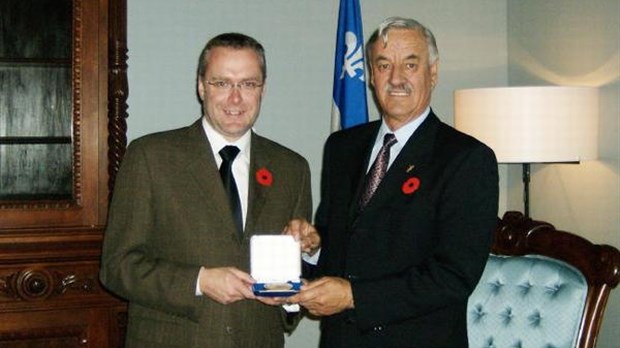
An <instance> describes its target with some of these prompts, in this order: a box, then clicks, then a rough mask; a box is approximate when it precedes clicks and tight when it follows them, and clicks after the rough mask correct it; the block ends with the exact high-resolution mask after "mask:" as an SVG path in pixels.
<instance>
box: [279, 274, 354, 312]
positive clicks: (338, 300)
mask: <svg viewBox="0 0 620 348" xmlns="http://www.w3.org/2000/svg"><path fill="white" fill-rule="evenodd" d="M288 302H290V303H299V304H300V305H302V306H304V307H306V309H308V311H309V312H310V313H311V314H313V315H317V316H323V315H332V314H336V313H340V312H342V311H344V310H346V309H350V308H354V303H353V292H352V291H351V283H349V282H348V281H347V280H345V279H342V278H336V277H323V278H319V279H317V280H315V281H312V282H310V283H308V284H306V285H304V286H302V287H301V291H300V292H299V293H298V294H296V295H294V296H291V297H289V298H288Z"/></svg>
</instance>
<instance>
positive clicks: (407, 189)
mask: <svg viewBox="0 0 620 348" xmlns="http://www.w3.org/2000/svg"><path fill="white" fill-rule="evenodd" d="M419 187H420V179H418V178H416V177H415V176H413V177H411V178H409V179H407V181H405V183H404V184H403V187H402V190H403V193H404V194H406V195H410V194H412V193H414V192H415V191H417V190H418V188H419Z"/></svg>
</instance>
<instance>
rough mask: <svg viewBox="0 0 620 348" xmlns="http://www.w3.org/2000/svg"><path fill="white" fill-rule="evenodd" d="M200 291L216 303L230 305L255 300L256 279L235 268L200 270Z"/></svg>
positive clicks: (202, 268)
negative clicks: (253, 285) (254, 287)
mask: <svg viewBox="0 0 620 348" xmlns="http://www.w3.org/2000/svg"><path fill="white" fill-rule="evenodd" d="M199 279H200V291H201V292H202V293H203V294H204V295H206V296H209V297H210V298H211V299H213V300H214V301H217V302H219V303H221V304H229V303H233V302H236V301H239V300H243V299H254V298H255V296H254V294H253V293H252V284H253V283H254V282H255V281H254V279H253V278H252V277H251V276H250V275H249V274H247V273H245V272H243V271H241V270H239V269H237V268H234V267H220V268H205V267H201V268H200V275H199Z"/></svg>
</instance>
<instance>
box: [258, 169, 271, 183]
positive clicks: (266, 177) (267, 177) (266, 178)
mask: <svg viewBox="0 0 620 348" xmlns="http://www.w3.org/2000/svg"><path fill="white" fill-rule="evenodd" d="M256 181H258V183H259V184H261V185H263V186H271V184H272V183H273V175H271V172H270V171H269V170H267V168H264V167H263V168H261V169H259V170H258V171H257V172H256Z"/></svg>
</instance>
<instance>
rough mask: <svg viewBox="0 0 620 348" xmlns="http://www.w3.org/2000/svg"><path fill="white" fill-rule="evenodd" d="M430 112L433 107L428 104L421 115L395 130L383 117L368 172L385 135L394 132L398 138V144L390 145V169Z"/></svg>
mask: <svg viewBox="0 0 620 348" xmlns="http://www.w3.org/2000/svg"><path fill="white" fill-rule="evenodd" d="M430 112H431V107H430V106H428V107H427V108H426V110H424V112H422V114H420V116H418V117H416V118H415V119H413V121H411V122H409V123H407V124H406V125H404V126H402V127H400V128H398V129H397V130H396V131H395V132H392V131H391V130H390V128H389V127H388V126H387V124H386V123H385V118H383V121H381V127H380V128H379V133H378V134H377V138H376V139H375V144H374V145H373V147H372V152H371V153H370V161H369V162H368V167H367V168H366V172H367V173H368V171H369V170H370V167H372V164H373V163H374V162H375V159H376V158H377V155H378V154H379V150H380V149H381V147H382V146H383V137H384V136H385V135H386V134H387V133H394V136H396V140H398V141H397V142H396V144H394V145H392V147H390V161H389V162H388V169H389V168H390V166H391V165H392V163H394V160H395V159H396V157H397V156H398V154H399V153H400V151H401V150H402V149H403V147H404V146H405V144H406V143H407V141H408V140H409V138H410V137H411V136H412V135H413V132H415V131H416V129H418V127H419V126H420V125H421V124H422V122H424V120H426V118H427V117H428V114H429V113H430Z"/></svg>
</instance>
